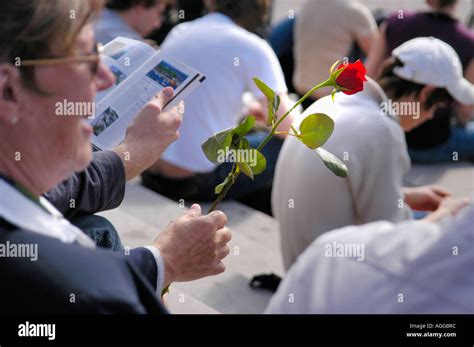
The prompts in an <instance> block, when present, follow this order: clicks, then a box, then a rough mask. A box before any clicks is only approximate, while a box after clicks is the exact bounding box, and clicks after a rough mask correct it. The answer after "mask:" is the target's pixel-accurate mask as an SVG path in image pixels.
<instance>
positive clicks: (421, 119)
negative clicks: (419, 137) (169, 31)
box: [400, 86, 448, 132]
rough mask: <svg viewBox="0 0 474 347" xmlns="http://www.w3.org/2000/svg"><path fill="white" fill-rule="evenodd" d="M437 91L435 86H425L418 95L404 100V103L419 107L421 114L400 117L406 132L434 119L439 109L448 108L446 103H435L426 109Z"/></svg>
mask: <svg viewBox="0 0 474 347" xmlns="http://www.w3.org/2000/svg"><path fill="white" fill-rule="evenodd" d="M435 89H436V88H435V87H433V86H425V87H424V88H423V89H422V90H421V91H420V93H419V94H418V95H416V96H415V95H412V96H409V97H407V98H405V99H404V100H403V101H404V102H409V103H411V104H418V105H419V107H417V109H418V110H419V114H416V115H403V116H401V117H400V125H401V126H402V128H403V130H404V131H405V132H409V131H412V130H413V129H415V128H418V127H419V126H420V125H422V124H424V123H426V122H427V121H429V120H430V119H433V117H434V114H435V112H436V110H437V109H439V108H441V107H446V106H448V105H446V104H445V103H435V104H433V105H432V106H431V107H430V108H426V106H425V105H426V101H427V100H428V98H429V96H430V94H431V93H432V92H433V91H434V90H435Z"/></svg>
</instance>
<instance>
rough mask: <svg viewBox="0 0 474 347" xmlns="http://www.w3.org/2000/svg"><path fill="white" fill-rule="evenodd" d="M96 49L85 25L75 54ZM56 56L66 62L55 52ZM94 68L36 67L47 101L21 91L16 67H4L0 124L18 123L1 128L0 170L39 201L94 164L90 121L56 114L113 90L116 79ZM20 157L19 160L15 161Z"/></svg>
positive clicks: (82, 65) (1, 71) (84, 65)
mask: <svg viewBox="0 0 474 347" xmlns="http://www.w3.org/2000/svg"><path fill="white" fill-rule="evenodd" d="M94 44H95V40H94V33H93V31H92V26H91V25H86V26H85V27H84V28H83V29H82V30H81V32H80V33H79V35H78V36H77V39H76V41H75V48H76V52H77V53H76V54H77V55H90V54H92V53H91V52H93V47H94ZM52 54H53V55H55V56H57V57H65V56H67V54H66V53H64V52H58V51H54V50H53V51H52ZM90 64H91V63H71V64H55V65H49V66H41V67H35V78H36V81H37V84H38V87H39V88H40V89H41V90H42V91H44V92H46V93H47V94H46V95H42V94H38V93H36V92H34V91H31V90H29V89H28V88H26V87H25V86H23V84H22V83H21V79H20V74H19V70H18V69H17V68H16V67H14V66H12V65H10V64H0V91H1V92H2V94H1V95H2V98H1V100H0V121H2V122H5V123H6V124H8V123H9V121H10V119H9V117H11V118H13V117H16V118H17V119H18V123H17V124H15V125H9V126H2V127H1V128H0V137H1V138H2V140H3V141H2V146H1V148H0V153H1V154H0V168H1V169H0V170H1V172H2V174H4V175H5V176H8V177H11V178H12V179H14V180H15V181H16V182H18V183H20V184H21V185H23V186H24V187H25V188H27V189H28V190H30V191H31V192H32V193H33V194H35V195H38V196H39V195H41V194H43V193H44V192H46V191H48V190H49V189H51V188H52V187H54V186H55V185H56V184H57V183H58V182H60V181H62V180H63V179H65V178H67V177H68V176H69V175H71V174H72V173H73V172H77V171H82V170H83V169H85V168H86V167H87V165H88V164H89V162H90V160H91V158H92V152H91V145H90V137H91V135H92V128H91V126H90V125H88V124H87V123H86V121H85V119H84V118H86V117H87V116H71V115H69V116H59V115H56V114H55V109H56V107H55V105H56V103H57V102H62V101H63V100H64V99H66V100H67V101H68V102H93V101H94V99H95V95H96V92H97V91H100V90H104V89H107V88H109V87H110V86H111V85H113V83H114V77H113V74H112V73H111V72H110V70H109V69H108V68H107V67H106V66H105V65H103V64H100V66H99V69H98V73H97V75H96V76H93V74H92V71H91V65H90ZM18 155H19V156H20V160H15V159H18Z"/></svg>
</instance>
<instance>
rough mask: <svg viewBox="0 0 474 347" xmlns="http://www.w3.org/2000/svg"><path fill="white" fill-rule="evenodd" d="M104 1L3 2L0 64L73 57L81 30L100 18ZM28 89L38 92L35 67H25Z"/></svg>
mask: <svg viewBox="0 0 474 347" xmlns="http://www.w3.org/2000/svg"><path fill="white" fill-rule="evenodd" d="M102 6H103V1H102V0H14V1H0V63H10V64H13V65H17V66H18V65H20V66H21V60H26V59H40V58H49V57H51V55H52V53H51V52H52V51H53V50H54V51H55V52H56V51H57V52H64V54H72V53H73V52H74V42H75V40H76V37H77V35H78V33H79V32H80V30H81V29H82V28H83V27H84V25H86V24H87V23H88V22H90V21H91V20H92V19H94V18H95V16H97V15H98V13H99V12H100V10H101V8H102ZM20 71H21V76H22V80H23V82H24V84H25V86H27V87H29V88H31V89H34V90H37V85H36V82H35V80H34V73H33V71H34V70H33V68H32V67H23V68H22V69H21V70H20Z"/></svg>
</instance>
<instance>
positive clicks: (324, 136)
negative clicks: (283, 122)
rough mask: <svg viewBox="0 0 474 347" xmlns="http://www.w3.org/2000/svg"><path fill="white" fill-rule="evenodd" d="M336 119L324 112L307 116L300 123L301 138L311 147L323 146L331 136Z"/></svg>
mask: <svg viewBox="0 0 474 347" xmlns="http://www.w3.org/2000/svg"><path fill="white" fill-rule="evenodd" d="M333 130H334V121H333V120H332V119H331V118H330V117H329V116H327V115H325V114H324V113H315V114H311V115H309V116H308V117H306V118H305V119H304V120H303V121H302V122H301V125H300V132H301V137H300V140H301V142H303V143H304V144H305V145H306V146H308V147H309V148H311V149H316V148H318V147H321V146H322V145H324V144H325V143H326V141H327V140H328V139H329V137H330V136H331V134H332V132H333Z"/></svg>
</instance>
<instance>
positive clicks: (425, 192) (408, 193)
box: [404, 186, 451, 211]
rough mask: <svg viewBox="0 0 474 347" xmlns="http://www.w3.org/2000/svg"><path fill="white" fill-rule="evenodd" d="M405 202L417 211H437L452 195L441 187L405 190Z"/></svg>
mask: <svg viewBox="0 0 474 347" xmlns="http://www.w3.org/2000/svg"><path fill="white" fill-rule="evenodd" d="M404 193H405V202H406V203H407V204H408V205H409V206H410V207H411V208H412V209H413V210H416V211H435V210H436V209H437V208H438V206H439V204H440V203H441V201H442V200H443V199H444V198H446V197H448V196H450V195H451V193H450V192H448V191H447V190H445V189H444V188H441V187H439V186H423V187H415V188H404Z"/></svg>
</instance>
